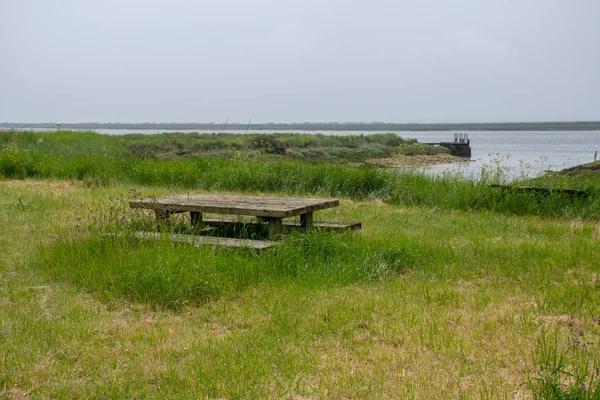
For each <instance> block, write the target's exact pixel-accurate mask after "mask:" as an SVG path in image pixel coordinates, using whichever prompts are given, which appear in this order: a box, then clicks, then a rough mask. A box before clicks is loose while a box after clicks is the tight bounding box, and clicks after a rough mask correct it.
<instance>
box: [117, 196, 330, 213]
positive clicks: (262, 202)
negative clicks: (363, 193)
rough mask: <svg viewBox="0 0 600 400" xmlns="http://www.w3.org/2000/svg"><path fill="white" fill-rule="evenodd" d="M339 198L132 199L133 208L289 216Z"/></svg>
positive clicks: (311, 209) (308, 210) (318, 207)
mask: <svg viewBox="0 0 600 400" xmlns="http://www.w3.org/2000/svg"><path fill="white" fill-rule="evenodd" d="M339 204H340V202H339V200H336V199H311V198H293V197H255V196H229V195H182V196H166V197H156V198H147V199H142V200H136V201H132V202H130V203H129V205H130V206H131V207H132V208H147V209H152V210H162V211H167V212H186V211H189V212H201V213H216V214H235V215H251V216H257V217H272V218H286V217H293V216H296V215H302V214H307V213H312V212H314V211H319V210H323V209H326V208H332V207H337V206H339Z"/></svg>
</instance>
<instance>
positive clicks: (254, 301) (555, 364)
mask: <svg viewBox="0 0 600 400" xmlns="http://www.w3.org/2000/svg"><path fill="white" fill-rule="evenodd" d="M11 135H12V136H11ZM88 136H89V137H88ZM39 138H40V137H39V136H36V134H26V135H24V136H20V135H16V136H14V134H13V133H9V134H7V135H6V136H3V134H0V143H1V144H0V148H1V149H2V150H0V171H1V174H2V177H3V179H1V180H0V226H1V227H2V234H1V235H0V281H1V282H2V285H0V397H7V398H23V397H26V396H30V397H32V398H90V397H91V398H123V397H125V398H138V397H158V398H161V397H170V398H179V397H183V398H289V399H313V398H333V399H342V398H347V399H351V398H360V399H363V398H364V399H380V398H514V397H517V398H531V397H533V398H556V399H567V398H598V396H600V393H599V392H598V383H597V382H598V367H599V365H600V358H599V357H598V354H600V320H599V318H600V279H599V276H600V264H599V263H598V260H600V224H599V222H598V216H599V215H600V214H599V212H598V200H597V199H598V196H597V193H598V180H597V175H595V172H593V171H591V172H590V173H589V176H588V174H585V176H584V177H582V176H583V175H582V176H578V175H577V174H573V175H572V176H569V177H565V176H563V175H560V174H556V175H548V176H545V177H541V178H539V179H545V184H547V185H549V186H552V185H568V184H571V183H572V182H574V181H575V180H580V179H581V181H578V182H582V183H581V185H582V187H585V188H588V189H589V190H590V192H591V193H592V196H590V197H587V198H581V199H572V198H570V197H567V196H557V195H552V196H540V195H534V194H527V193H520V192H505V191H501V190H496V189H494V188H489V187H488V184H489V183H492V182H495V181H496V180H497V179H499V178H501V176H500V175H499V174H498V173H497V172H498V171H495V170H491V171H488V172H487V173H486V174H483V176H484V178H483V179H482V180H481V181H478V182H468V181H463V180H460V179H456V178H455V177H452V176H444V177H439V178H431V177H428V176H426V175H424V174H420V173H396V172H393V171H389V170H382V169H377V168H372V167H358V168H357V167H348V166H344V165H342V164H326V163H321V162H319V163H306V162H300V161H290V160H275V161H274V160H273V159H271V158H264V159H263V158H259V159H255V158H253V157H246V156H239V155H237V156H234V157H233V158H225V157H216V158H215V157H208V158H205V157H201V158H198V157H196V158H193V157H192V158H190V157H188V158H180V159H176V160H158V159H152V158H142V157H138V156H135V155H132V154H131V152H130V150H128V149H127V148H126V146H123V145H122V144H119V143H118V141H117V142H115V141H114V140H113V139H110V138H109V137H103V136H99V135H94V134H88V133H83V134H81V136H79V134H72V133H60V134H56V136H52V135H51V136H50V138H48V139H47V140H45V141H44V142H39ZM38 142H39V143H38ZM80 142H81V143H80ZM50 143H52V144H51V145H50ZM115 143H117V144H116V145H115ZM563 179H564V180H565V181H561V180H563ZM584 179H585V183H583V182H584ZM191 192H194V193H202V192H210V193H234V194H235V193H237V194H247V195H270V194H272V195H282V196H289V195H314V196H325V197H327V196H336V197H340V198H341V205H340V207H337V208H334V209H328V210H323V211H320V212H319V213H318V214H317V218H318V219H326V220H336V221H353V220H358V221H361V223H362V224H363V230H362V231H358V232H353V233H347V234H331V233H325V232H318V231H310V232H305V233H294V234H290V235H288V236H287V237H285V238H284V239H283V240H282V241H281V245H280V246H279V247H277V248H273V249H270V250H267V251H264V252H262V253H255V252H253V251H251V250H248V249H237V250H236V249H223V248H209V247H202V248H193V247H189V246H186V245H182V244H175V243H171V242H169V241H159V242H154V243H148V242H144V241H139V240H133V239H130V238H129V237H128V236H105V235H104V234H105V233H107V232H121V233H130V232H131V231H132V230H135V229H139V228H144V229H154V226H153V224H154V222H153V221H154V220H153V218H152V216H151V215H150V214H149V213H145V212H144V211H140V210H131V209H129V208H128V201H129V200H132V199H137V198H140V197H148V196H153V195H156V196H161V195H165V194H186V193H191ZM173 218H174V219H176V218H178V219H176V221H174V224H173V229H175V228H178V229H179V228H186V227H189V221H188V220H186V219H185V217H184V216H178V217H176V218H175V217H173Z"/></svg>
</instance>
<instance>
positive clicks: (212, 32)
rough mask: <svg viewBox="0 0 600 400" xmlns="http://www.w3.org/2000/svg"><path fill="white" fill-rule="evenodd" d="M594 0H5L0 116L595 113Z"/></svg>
mask: <svg viewBox="0 0 600 400" xmlns="http://www.w3.org/2000/svg"><path fill="white" fill-rule="evenodd" d="M599 21H600V0H412V1H402V0H396V1H392V0H389V1H388V0H368V1H363V0H354V1H348V0H344V1H342V0H298V1H296V0H196V1H193V0H0V122H48V121H52V122H87V121H90V122H91V121H96V122H144V121H148V122H223V121H225V120H226V119H227V118H228V117H230V118H231V121H234V122H246V121H248V119H249V118H252V120H253V121H254V122H271V121H272V122H303V121H312V122H317V121H340V122H343V121H364V122H371V121H385V122H469V121H472V122H480V121H523V120H526V121H544V120H600V22H599Z"/></svg>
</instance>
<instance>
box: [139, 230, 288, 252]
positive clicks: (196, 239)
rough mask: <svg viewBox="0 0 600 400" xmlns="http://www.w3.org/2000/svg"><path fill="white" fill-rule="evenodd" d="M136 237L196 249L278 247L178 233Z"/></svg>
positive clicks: (260, 248)
mask: <svg viewBox="0 0 600 400" xmlns="http://www.w3.org/2000/svg"><path fill="white" fill-rule="evenodd" d="M135 237H137V238H139V239H150V240H172V241H175V242H181V243H187V244H191V245H192V246H195V247H200V246H225V247H247V248H252V249H255V250H264V249H267V248H269V247H271V246H274V245H276V244H277V243H275V242H270V241H268V240H250V239H234V238H220V237H215V236H197V235H183V234H177V233H171V234H168V233H159V232H135Z"/></svg>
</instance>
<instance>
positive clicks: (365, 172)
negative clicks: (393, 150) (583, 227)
mask: <svg viewBox="0 0 600 400" xmlns="http://www.w3.org/2000/svg"><path fill="white" fill-rule="evenodd" d="M70 135H73V136H74V137H71V136H70ZM305 136H306V135H305ZM42 137H43V136H42V135H41V134H37V136H36V135H35V134H33V133H29V132H27V133H24V136H23V137H21V136H20V135H19V134H16V133H11V132H9V133H1V134H0V138H1V140H0V145H1V146H2V147H0V176H3V177H6V178H16V179H24V178H58V179H71V180H83V181H85V182H86V183H89V184H91V185H110V184H114V183H129V184H142V185H152V186H177V187H182V188H189V189H197V190H226V191H254V192H256V191H259V192H280V193H281V192H285V193H288V194H290V195H303V196H304V195H318V196H336V197H346V198H351V199H367V198H381V199H384V200H386V201H389V202H392V203H395V204H403V205H411V206H412V205H418V206H425V207H432V208H445V209H461V210H492V211H497V212H503V213H510V214H515V215H540V216H550V217H562V218H577V217H580V218H599V217H600V196H599V195H598V194H599V193H600V184H598V179H595V178H594V179H591V178H590V179H588V180H587V181H586V182H588V185H587V186H586V189H588V190H589V191H590V195H589V196H582V197H571V196H569V195H566V194H556V193H555V194H552V195H544V194H539V193H533V192H524V191H505V190H502V189H498V188H492V187H489V184H490V183H495V182H496V181H498V180H499V179H501V174H500V173H499V172H498V171H486V173H485V174H481V178H480V179H479V180H477V181H467V180H463V179H460V178H458V177H456V176H450V175H446V176H441V177H433V176H430V175H428V174H426V173H424V172H420V171H414V170H413V171H410V170H405V171H402V172H398V171H393V170H384V169H379V168H377V167H373V166H360V167H351V166H345V165H341V164H329V163H307V162H303V161H300V160H285V159H280V160H263V159H254V158H246V157H241V158H225V157H220V158H206V157H194V158H184V159H178V160H158V159H151V158H150V159H149V158H140V157H135V156H132V155H131V154H128V153H127V152H125V153H124V152H123V151H124V150H123V147H121V145H119V144H118V143H116V142H115V143H116V144H115V143H113V141H112V140H113V139H111V138H110V137H107V136H101V135H96V134H93V133H61V132H59V133H57V134H56V136H52V135H50V136H49V138H50V139H43V141H42V142H41V143H38V142H39V140H40V138H42ZM301 137H304V136H301ZM307 140H308V139H307ZM346 140H350V139H347V138H346ZM390 140H391V139H390ZM46 142H48V143H52V144H49V145H48V146H47V147H46V145H44V143H46ZM64 149H68V150H64ZM57 152H60V153H62V155H58V154H56V153H57ZM550 179H554V181H555V182H558V183H560V179H559V178H549V179H547V182H546V184H547V185H551V182H552V181H551V180H550Z"/></svg>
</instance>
